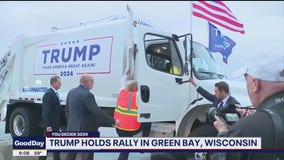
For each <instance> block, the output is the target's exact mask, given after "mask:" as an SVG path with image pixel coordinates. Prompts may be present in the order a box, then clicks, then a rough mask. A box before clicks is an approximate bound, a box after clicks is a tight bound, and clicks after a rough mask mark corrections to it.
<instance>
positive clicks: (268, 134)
mask: <svg viewBox="0 0 284 160" xmlns="http://www.w3.org/2000/svg"><path fill="white" fill-rule="evenodd" d="M280 55H281V54H279V56H278V57H276V58H275V57H274V58H275V59H270V60H269V58H268V59H267V57H266V58H265V57H261V59H260V60H257V61H256V62H255V63H253V65H251V66H249V67H247V68H246V70H245V71H244V72H243V73H244V76H245V79H246V84H247V91H248V94H249V98H250V100H251V103H252V105H253V107H254V108H256V112H255V113H254V114H252V115H250V116H245V117H243V118H241V119H240V120H239V121H238V122H236V123H235V124H234V125H233V126H232V127H231V128H230V129H228V128H227V127H226V125H225V124H224V123H223V122H222V120H221V119H220V118H219V117H218V116H215V119H216V121H215V122H214V126H215V127H216V129H217V130H218V132H219V133H218V137H261V147H262V148H263V149H276V148H278V149H279V148H282V149H283V148H284V56H283V54H282V55H281V56H280ZM270 57H272V56H271V55H270ZM264 130H265V131H264ZM213 158H214V159H218V160H220V159H227V160H232V159H242V160H260V159H265V160H268V159H269V160H281V159H284V152H278V153H277V152H276V151H273V150H270V152H262V153H260V152H227V153H214V156H213Z"/></svg>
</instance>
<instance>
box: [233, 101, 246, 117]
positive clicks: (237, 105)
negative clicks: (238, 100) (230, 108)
mask: <svg viewBox="0 0 284 160" xmlns="http://www.w3.org/2000/svg"><path fill="white" fill-rule="evenodd" d="M235 106H236V111H237V112H238V113H239V114H240V115H241V117H243V116H245V114H246V113H247V109H243V108H242V107H241V106H240V105H239V104H235Z"/></svg>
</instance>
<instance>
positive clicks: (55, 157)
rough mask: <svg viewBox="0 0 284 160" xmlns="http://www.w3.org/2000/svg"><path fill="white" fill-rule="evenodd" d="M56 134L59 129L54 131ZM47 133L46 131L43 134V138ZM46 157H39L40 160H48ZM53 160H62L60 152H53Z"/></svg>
mask: <svg viewBox="0 0 284 160" xmlns="http://www.w3.org/2000/svg"><path fill="white" fill-rule="evenodd" d="M54 131H55V132H57V131H59V128H58V129H55V130H54ZM45 132H46V130H45V129H44V132H43V136H44V137H45ZM46 158H47V157H46V156H39V157H38V159H39V160H46ZM53 160H60V152H53Z"/></svg>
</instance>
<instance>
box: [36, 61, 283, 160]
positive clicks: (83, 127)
mask: <svg viewBox="0 0 284 160" xmlns="http://www.w3.org/2000/svg"><path fill="white" fill-rule="evenodd" d="M128 74H129V70H126V72H125V74H124V75H123V77H122V81H121V90H120V93H119V96H118V99H117V107H116V108H115V111H114V117H111V116H109V115H107V114H106V113H105V112H104V111H102V110H101V109H100V107H98V104H97V103H96V100H95V96H94V95H93V94H92V93H91V92H90V90H91V89H92V88H93V86H94V79H93V77H92V76H91V75H83V76H81V78H80V84H79V86H78V87H75V88H73V89H71V90H70V91H69V92H68V95H67V99H66V107H65V111H66V112H65V113H66V120H67V131H92V132H93V131H98V127H99V125H98V123H99V122H104V123H108V124H109V125H112V126H114V127H115V128H116V132H117V134H118V135H119V136H120V137H133V136H134V135H135V134H138V133H139V132H142V136H143V137H147V136H149V133H150V130H151V123H140V122H138V121H137V110H138V107H139V106H138V105H137V98H138V84H137V82H136V81H134V80H127V76H128ZM243 75H244V78H245V80H246V86H247V92H248V94H249V98H250V101H251V103H252V106H253V107H254V108H255V109H256V111H255V113H253V114H250V115H246V114H244V111H243V110H242V109H241V106H240V103H239V102H238V101H237V100H236V99H235V98H234V97H233V96H232V95H231V93H230V90H229V85H228V84H227V83H226V82H224V81H220V82H218V83H216V84H215V89H214V94H211V93H210V92H208V91H207V90H206V89H204V88H202V86H200V85H199V84H198V83H197V82H196V81H195V80H194V79H193V78H190V79H189V82H190V84H192V85H193V86H195V87H196V90H197V92H198V93H199V94H200V95H202V96H203V97H204V98H206V99H207V100H209V101H211V102H212V106H214V107H217V108H218V107H223V106H226V105H228V104H234V105H237V106H238V107H239V109H238V112H240V115H241V118H240V120H238V121H237V122H236V123H235V124H234V125H232V126H231V127H228V125H227V124H226V123H225V122H224V121H223V120H222V118H221V117H219V116H217V115H215V117H214V118H215V120H214V123H213V124H211V125H207V126H206V127H205V128H199V130H193V131H192V133H191V134H190V136H191V137H208V136H209V137H216V136H217V137H260V138H261V141H262V143H261V147H262V148H263V149H272V151H271V152H262V153H260V152H213V153H211V154H210V159H216V160H222V159H226V160H233V159H239V160H262V159H265V160H281V159H284V152H275V151H274V152H273V149H277V148H278V149H279V148H282V149H283V148H284V56H281V57H277V58H274V59H272V60H269V59H268V60H266V61H263V62H260V61H258V62H257V63H255V64H253V65H251V66H249V67H247V68H246V69H245V70H244V72H243ZM50 85H51V87H50V89H48V90H47V91H46V93H45V94H44V96H43V113H42V117H43V123H42V126H43V127H44V131H45V132H51V131H60V130H61V129H60V126H61V125H62V124H63V123H61V122H62V118H61V117H62V116H63V114H64V111H63V109H62V107H61V105H60V100H59V95H58V94H57V90H58V89H60V87H61V81H60V77H58V76H53V77H51V78H50ZM94 122H96V123H94ZM264 129H265V131H264ZM76 155H77V153H76V152H70V153H68V155H67V158H66V160H72V159H73V160H75V159H76ZM128 155H129V153H128V152H121V153H120V154H119V157H118V160H127V159H128ZM93 157H94V155H93V152H82V153H81V159H82V160H92V159H93ZM159 157H160V158H159ZM162 157H165V155H163V154H161V155H154V156H152V158H153V159H163V158H162ZM168 157H171V159H174V157H172V156H170V155H169V156H168ZM40 159H46V157H40ZM54 160H60V155H59V153H58V152H55V153H54Z"/></svg>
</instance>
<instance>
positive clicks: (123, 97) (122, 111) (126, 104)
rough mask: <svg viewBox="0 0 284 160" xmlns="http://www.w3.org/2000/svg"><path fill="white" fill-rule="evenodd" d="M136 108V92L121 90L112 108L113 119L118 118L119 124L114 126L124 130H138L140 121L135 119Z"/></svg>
mask: <svg viewBox="0 0 284 160" xmlns="http://www.w3.org/2000/svg"><path fill="white" fill-rule="evenodd" d="M137 109H138V108H137V92H131V91H127V90H125V89H123V90H121V91H120V93H119V95H118V99H117V107H116V108H115V110H114V119H117V120H119V121H120V124H119V126H115V127H116V128H118V129H121V130H125V131H136V130H138V129H139V128H140V126H141V123H139V122H138V121H137V111H138V110H137Z"/></svg>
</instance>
